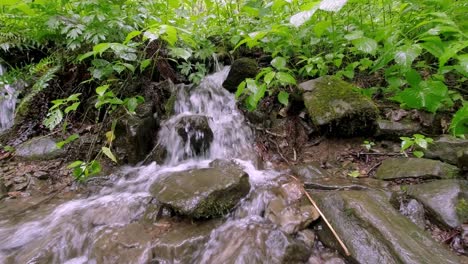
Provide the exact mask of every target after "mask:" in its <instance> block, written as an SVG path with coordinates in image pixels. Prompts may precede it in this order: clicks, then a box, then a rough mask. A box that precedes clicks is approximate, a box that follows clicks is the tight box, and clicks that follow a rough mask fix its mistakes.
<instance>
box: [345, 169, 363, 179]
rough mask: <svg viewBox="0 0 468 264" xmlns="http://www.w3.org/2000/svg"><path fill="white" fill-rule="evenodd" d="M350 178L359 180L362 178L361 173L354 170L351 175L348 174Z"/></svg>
mask: <svg viewBox="0 0 468 264" xmlns="http://www.w3.org/2000/svg"><path fill="white" fill-rule="evenodd" d="M348 176H349V177H353V178H358V177H359V176H361V173H360V172H359V171H358V170H353V171H351V172H350V173H348Z"/></svg>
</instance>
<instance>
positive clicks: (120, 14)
mask: <svg viewBox="0 0 468 264" xmlns="http://www.w3.org/2000/svg"><path fill="white" fill-rule="evenodd" d="M467 13H468V3H466V1H456V0H418V1H416V0H410V1H396V0H349V1H346V0H323V1H302V0H263V1H261V0H250V1H248V0H235V1H227V0H197V1H188V0H164V1H158V0H152V1H147V0H142V1H136V0H115V1H108V0H90V1H79V0H60V1H59V0H34V1H29V0H2V1H1V2H0V63H1V64H4V65H7V66H8V67H9V73H8V74H6V75H4V76H2V77H1V78H2V80H0V81H1V82H3V83H15V82H16V81H17V80H22V81H24V82H26V83H28V84H29V86H31V87H32V88H31V89H29V90H28V93H29V94H28V95H25V96H24V99H23V100H22V102H20V104H23V103H24V102H27V100H28V98H31V97H32V96H34V94H35V93H37V92H39V91H41V90H42V89H45V88H46V87H47V86H48V83H49V82H50V81H51V80H52V79H53V78H54V77H55V76H56V74H57V73H58V72H60V71H64V70H65V69H66V68H69V67H72V65H84V66H85V67H87V69H88V73H89V76H88V78H87V80H85V81H84V82H81V83H80V84H79V85H77V86H76V87H75V88H74V89H72V90H71V91H69V92H68V94H67V95H66V96H65V97H64V98H54V101H52V102H51V105H50V110H49V113H48V116H47V117H46V119H45V120H44V125H45V126H46V127H47V128H48V129H50V130H54V129H58V126H59V124H62V126H61V129H62V130H63V131H66V130H67V125H68V123H67V117H68V115H69V114H71V113H72V112H74V111H77V109H79V106H80V102H81V101H80V100H81V99H82V98H83V96H81V94H82V93H85V92H83V89H88V93H89V90H92V91H93V92H94V96H95V104H94V106H95V111H97V112H101V113H102V112H111V111H116V110H117V109H119V108H122V109H124V110H125V111H126V112H128V113H129V114H132V113H134V112H135V109H136V107H137V106H138V104H140V103H142V102H143V101H144V99H143V97H141V96H137V95H135V96H130V97H128V96H126V95H125V93H124V92H123V90H124V89H125V87H127V86H128V85H129V83H131V80H134V79H136V78H139V76H141V75H143V74H144V73H147V74H149V75H150V76H154V75H155V72H156V74H157V71H161V67H159V66H160V65H159V62H161V61H162V60H169V61H170V63H172V64H173V65H175V67H174V68H175V70H176V71H178V72H179V73H180V74H182V75H185V76H186V79H187V81H189V82H192V83H197V82H199V81H200V80H201V79H202V78H203V76H204V75H205V74H207V73H208V72H209V71H210V65H211V64H212V63H213V55H214V54H215V55H217V56H228V57H230V58H231V59H232V58H235V57H236V56H237V55H238V54H242V52H244V53H248V54H254V55H255V54H261V55H260V56H268V57H269V58H270V60H269V62H270V65H269V66H267V67H264V68H263V69H261V70H260V71H259V73H258V75H257V76H256V77H255V78H253V79H247V80H246V81H244V82H243V83H241V84H240V85H239V88H238V91H237V93H236V96H238V98H242V100H244V101H245V104H246V106H247V108H248V109H250V110H253V109H255V108H256V107H257V104H258V103H259V102H260V101H261V100H262V98H263V97H264V96H266V95H270V96H271V95H274V96H277V98H278V101H279V102H280V103H281V104H284V105H288V104H289V95H290V94H291V93H295V92H296V84H297V83H299V82H300V81H302V80H306V79H311V78H316V77H319V76H323V75H336V76H338V77H340V78H343V79H347V80H349V81H353V82H355V83H357V84H358V85H359V86H361V87H363V88H365V89H361V92H362V93H364V94H366V95H368V96H373V97H374V98H377V97H379V99H381V100H386V101H391V102H397V103H398V104H400V106H401V107H402V108H405V109H419V110H424V111H427V112H431V113H435V112H438V111H444V112H450V113H453V114H454V115H453V119H452V122H451V125H450V129H451V131H452V133H453V134H455V135H458V136H463V135H465V134H467V133H468V127H467V123H468V104H466V102H465V98H466V95H467V94H468V90H467V89H468V87H467V85H466V84H467V77H468V55H467V54H466V50H467V46H468V38H467V27H468V20H467V19H466V14H467ZM34 52H35V53H36V54H37V53H39V54H40V59H39V60H37V59H24V60H22V61H19V62H18V61H14V62H13V61H11V60H7V59H6V58H7V57H8V55H9V54H29V53H34ZM255 56H257V55H255ZM257 57H258V56H257ZM2 58H3V59H2ZM161 74H162V73H161ZM161 79H162V78H161ZM0 89H1V88H0ZM18 109H21V107H19V108H18ZM97 121H102V120H96V122H97ZM113 127H115V125H114V126H113ZM105 132H106V133H107V135H108V137H107V138H108V141H107V142H106V145H105V146H102V151H101V153H100V154H99V155H101V154H104V155H106V156H107V157H109V158H110V159H111V160H113V161H116V158H115V156H114V154H113V153H112V151H111V147H112V139H113V136H112V133H113V131H112V130H111V131H105ZM109 135H110V136H109ZM71 167H72V168H74V169H75V175H76V176H77V178H78V179H83V175H85V174H92V173H95V172H97V171H98V170H99V166H98V165H97V164H96V163H95V158H93V159H92V160H91V161H88V162H76V163H74V164H72V166H71Z"/></svg>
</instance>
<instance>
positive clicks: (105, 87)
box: [96, 84, 109, 96]
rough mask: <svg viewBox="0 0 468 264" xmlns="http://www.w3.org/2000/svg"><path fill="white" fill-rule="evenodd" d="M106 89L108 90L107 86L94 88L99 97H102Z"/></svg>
mask: <svg viewBox="0 0 468 264" xmlns="http://www.w3.org/2000/svg"><path fill="white" fill-rule="evenodd" d="M107 89H109V85H108V84H106V85H101V86H99V87H98V88H96V93H97V94H98V95H99V96H103V95H104V93H105V92H106V91H107Z"/></svg>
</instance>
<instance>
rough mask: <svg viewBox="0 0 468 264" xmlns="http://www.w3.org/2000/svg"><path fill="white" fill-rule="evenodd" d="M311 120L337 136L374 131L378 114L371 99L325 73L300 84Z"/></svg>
mask: <svg viewBox="0 0 468 264" xmlns="http://www.w3.org/2000/svg"><path fill="white" fill-rule="evenodd" d="M299 87H300V88H301V89H302V90H303V91H304V93H303V96H302V97H303V100H304V105H305V107H306V108H307V111H308V113H309V116H310V118H311V120H312V123H313V124H314V125H315V126H317V127H321V128H322V129H325V130H327V131H330V132H332V133H334V134H336V135H342V136H355V135H361V134H362V135H364V134H365V135H368V134H373V133H374V132H375V129H376V120H377V117H378V115H379V112H378V109H377V106H376V105H375V104H374V103H373V102H372V100H371V99H369V98H367V97H365V96H364V95H362V94H360V93H359V92H357V91H355V90H354V88H355V87H354V86H353V85H352V84H350V83H347V82H345V81H343V80H341V79H339V78H337V77H333V76H323V77H320V78H317V79H314V80H310V81H307V82H304V83H301V84H299Z"/></svg>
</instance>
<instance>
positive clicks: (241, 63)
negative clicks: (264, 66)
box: [223, 58, 258, 92]
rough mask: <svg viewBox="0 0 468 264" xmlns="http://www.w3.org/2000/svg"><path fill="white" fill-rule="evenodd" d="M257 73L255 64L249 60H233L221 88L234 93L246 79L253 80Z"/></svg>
mask: <svg viewBox="0 0 468 264" xmlns="http://www.w3.org/2000/svg"><path fill="white" fill-rule="evenodd" d="M257 72H258V65H257V62H256V61H255V60H253V59H249V58H240V59H237V60H235V61H234V62H233V63H232V65H231V69H230V70H229V74H228V76H227V78H226V80H225V81H224V82H223V87H224V88H226V90H228V91H230V92H236V91H237V86H239V84H240V83H241V82H243V81H244V80H245V79H247V78H254V77H255V76H256V75H257Z"/></svg>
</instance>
